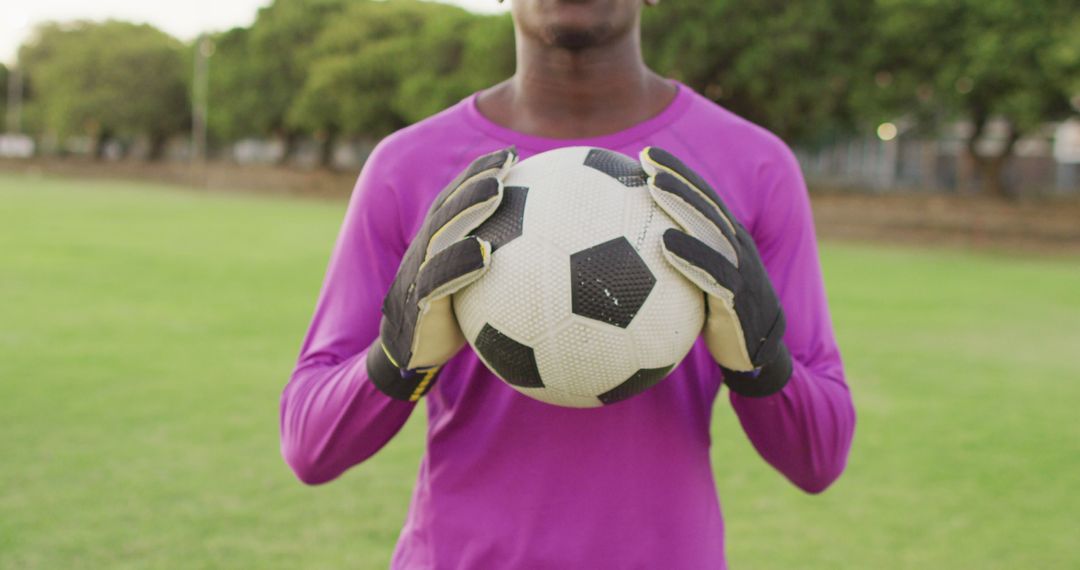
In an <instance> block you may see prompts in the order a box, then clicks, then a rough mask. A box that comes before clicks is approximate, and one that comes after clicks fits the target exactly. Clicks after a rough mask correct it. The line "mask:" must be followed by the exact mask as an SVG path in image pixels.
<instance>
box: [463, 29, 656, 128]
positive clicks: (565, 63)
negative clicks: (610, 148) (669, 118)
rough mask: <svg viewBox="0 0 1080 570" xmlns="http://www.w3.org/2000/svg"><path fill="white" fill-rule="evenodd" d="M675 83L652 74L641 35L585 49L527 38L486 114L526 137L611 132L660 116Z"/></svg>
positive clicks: (490, 96) (487, 96)
mask: <svg viewBox="0 0 1080 570" xmlns="http://www.w3.org/2000/svg"><path fill="white" fill-rule="evenodd" d="M675 91H676V89H675V86H674V84H673V83H671V82H670V81H668V80H666V79H664V78H662V77H660V76H659V75H657V74H656V73H655V72H653V71H652V70H650V69H649V68H648V67H647V66H646V65H645V62H644V61H643V59H642V57H641V48H640V45H639V43H638V41H637V37H636V36H634V35H631V34H627V36H626V37H625V38H620V39H619V40H618V41H616V42H612V43H610V44H606V45H603V46H597V47H594V48H588V49H583V50H578V51H571V50H567V49H560V48H554V47H551V46H547V45H543V44H541V43H539V42H536V41H532V40H530V39H528V38H526V39H524V40H520V41H519V42H518V46H517V71H516V73H515V74H514V76H513V77H511V78H510V79H508V80H506V81H504V82H502V83H500V84H498V85H496V86H494V87H492V88H491V89H489V90H487V91H485V92H484V93H483V94H482V95H481V97H480V100H479V101H478V103H479V106H480V111H481V112H482V113H483V114H484V115H485V116H487V117H488V118H489V119H491V120H492V121H495V122H496V123H499V124H501V125H503V126H505V127H508V128H510V129H513V130H515V131H518V132H523V133H527V134H531V135H535V136H543V137H550V138H586V137H593V136H599V135H605V134H610V133H613V132H617V131H620V130H623V129H626V128H628V127H630V126H633V125H635V124H637V123H640V122H642V121H645V120H647V119H649V118H650V117H653V116H655V115H656V114H658V113H659V112H660V111H661V110H662V109H663V108H664V107H666V106H667V105H668V104H669V103H670V102H671V100H672V98H674V96H675Z"/></svg>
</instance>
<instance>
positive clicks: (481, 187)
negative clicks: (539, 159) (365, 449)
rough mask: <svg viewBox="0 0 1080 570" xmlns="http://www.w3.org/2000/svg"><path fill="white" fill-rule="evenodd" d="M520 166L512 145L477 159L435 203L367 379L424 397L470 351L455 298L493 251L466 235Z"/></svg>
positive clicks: (391, 301)
mask: <svg viewBox="0 0 1080 570" xmlns="http://www.w3.org/2000/svg"><path fill="white" fill-rule="evenodd" d="M516 160H517V152H516V150H515V149H514V148H513V147H510V148H506V149H503V150H500V151H497V152H494V153H491V154H488V155H484V156H482V157H480V158H478V159H476V160H475V161H473V163H472V164H470V165H469V167H468V168H466V169H465V171H464V172H462V173H461V174H460V175H458V177H457V178H455V179H454V181H453V182H451V183H450V184H449V185H448V186H447V187H446V188H445V189H444V190H443V191H442V192H441V193H440V194H439V195H438V196H437V197H436V198H435V201H434V203H433V204H432V206H431V209H430V210H429V211H428V214H427V218H426V219H425V220H424V224H423V226H421V228H420V231H419V232H418V233H417V234H416V237H415V238H413V241H412V243H411V244H410V245H409V248H408V249H407V250H406V252H405V256H404V258H403V259H402V260H401V265H400V266H399V267H398V272H397V276H396V277H395V278H394V282H393V284H392V285H391V286H390V292H389V293H387V295H386V299H385V300H384V302H383V309H382V312H383V318H382V322H381V324H380V326H379V338H378V340H376V342H375V344H373V345H372V347H371V348H370V349H369V351H368V356H367V369H368V376H369V377H370V378H371V380H372V382H373V383H374V384H375V386H376V387H377V388H378V389H379V390H380V391H382V392H383V393H385V394H386V395H388V396H390V397H392V398H396V399H399V400H407V401H412V402H415V401H416V400H418V399H420V397H421V396H423V395H424V394H426V393H427V392H428V390H430V389H431V386H432V384H433V383H434V381H435V378H436V376H437V375H438V372H439V368H440V367H441V366H442V365H443V364H445V363H446V361H447V360H450V358H451V357H453V356H454V354H456V353H457V352H458V351H459V350H461V347H462V346H464V345H465V337H464V336H463V335H462V333H461V329H460V328H459V327H458V323H457V319H456V318H455V317H454V311H453V308H452V306H451V302H450V295H452V294H453V293H455V292H457V291H458V290H460V289H461V288H463V287H465V286H466V285H468V284H470V283H472V282H474V281H476V280H477V279H479V278H480V276H481V275H483V274H484V272H485V271H486V270H487V267H488V263H489V262H490V259H491V245H490V244H489V243H488V242H486V241H484V240H482V239H480V238H477V237H475V236H469V237H467V236H468V234H469V232H471V231H472V230H473V229H474V228H476V227H477V226H479V225H480V224H481V223H483V222H484V220H486V219H487V218H488V217H490V216H491V215H492V214H493V213H494V212H495V210H496V209H497V208H498V207H499V203H500V202H501V201H502V196H503V184H502V181H503V178H505V177H506V173H507V172H508V171H509V170H510V167H511V166H512V165H513V164H514V162H515V161H516Z"/></svg>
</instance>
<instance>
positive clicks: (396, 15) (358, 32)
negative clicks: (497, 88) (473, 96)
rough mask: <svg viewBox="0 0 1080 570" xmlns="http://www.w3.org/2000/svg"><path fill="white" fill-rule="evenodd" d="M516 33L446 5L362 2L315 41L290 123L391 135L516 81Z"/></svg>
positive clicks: (501, 21)
mask: <svg viewBox="0 0 1080 570" xmlns="http://www.w3.org/2000/svg"><path fill="white" fill-rule="evenodd" d="M511 29H512V28H511V27H510V23H509V21H508V19H507V18H505V17H484V16H477V15H473V14H470V13H468V12H466V11H464V10H462V9H459V8H455V7H452V6H448V5H443V4H436V3H430V2H419V1H412V0H403V1H396V2H372V1H360V2H355V3H353V4H352V5H351V6H350V7H349V10H348V11H346V12H345V14H344V15H343V16H342V17H341V18H340V19H338V20H336V21H334V22H331V23H330V25H328V26H327V28H326V29H325V30H324V31H323V33H322V34H321V35H320V36H319V38H318V40H317V41H316V43H315V45H314V47H313V49H312V50H311V52H310V54H311V61H312V64H311V74H310V76H309V80H308V82H307V83H306V84H305V85H304V88H303V90H302V91H301V92H300V94H299V97H298V98H297V100H296V102H295V105H294V106H293V107H292V109H291V112H290V114H289V119H290V121H291V122H292V124H295V125H297V126H299V127H304V128H306V129H309V130H322V131H337V132H341V133H343V134H346V135H366V136H369V137H379V136H383V135H386V134H388V133H390V132H392V131H394V130H396V129H399V128H401V127H403V126H405V125H407V124H410V123H412V122H415V121H418V120H420V119H422V118H424V117H426V116H428V115H431V114H433V113H435V112H437V111H439V110H441V109H443V108H445V107H446V106H448V105H450V104H453V103H454V102H456V101H458V100H459V99H461V98H462V97H464V96H465V95H467V94H469V93H470V92H472V91H475V90H477V89H480V88H482V87H484V86H486V85H489V84H491V83H493V82H494V81H497V80H499V79H502V78H504V77H506V76H508V75H510V74H511V73H513V59H512V53H513V52H512V49H510V50H506V49H505V48H506V46H507V45H510V46H512V42H513V35H512V33H511ZM493 52H494V53H493ZM507 53H509V54H511V55H510V57H507V56H506V54H507Z"/></svg>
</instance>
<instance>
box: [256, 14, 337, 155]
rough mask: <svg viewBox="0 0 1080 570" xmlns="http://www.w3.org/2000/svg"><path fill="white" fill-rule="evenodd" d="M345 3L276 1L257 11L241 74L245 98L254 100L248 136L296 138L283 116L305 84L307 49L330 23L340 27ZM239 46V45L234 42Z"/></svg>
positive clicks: (285, 115)
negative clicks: (253, 98) (335, 23)
mask: <svg viewBox="0 0 1080 570" xmlns="http://www.w3.org/2000/svg"><path fill="white" fill-rule="evenodd" d="M351 4H353V2H350V1H348V0H275V1H274V2H273V3H272V4H271V5H270V6H268V7H266V8H262V9H260V10H259V14H258V16H257V17H256V19H255V24H254V25H253V26H252V27H251V29H250V31H249V32H248V34H247V43H246V45H245V46H244V49H246V52H241V53H244V55H245V56H246V57H244V59H243V60H242V61H243V63H245V64H246V65H247V66H248V69H245V70H242V71H241V72H240V78H241V80H243V81H244V87H243V88H244V89H247V90H249V92H248V93H247V94H246V95H245V97H252V96H253V93H252V92H254V94H255V95H254V96H257V103H256V105H255V108H254V109H253V111H254V114H253V115H251V120H250V125H249V127H250V128H251V129H252V130H253V131H254V132H252V133H251V134H259V135H269V134H284V135H286V136H287V137H291V136H293V135H294V134H295V131H294V129H293V128H292V125H291V124H290V123H289V122H288V121H287V119H286V117H287V115H288V113H289V108H290V107H291V106H292V105H293V102H294V101H295V100H296V98H297V96H298V95H299V93H300V91H301V90H302V89H303V88H304V85H305V83H306V82H307V80H308V74H309V70H310V67H311V51H312V45H313V43H314V42H315V40H316V38H317V37H318V36H319V34H320V33H321V32H322V30H323V29H324V28H325V27H326V26H327V25H328V24H329V23H331V22H341V21H344V20H345V19H346V18H343V17H342V16H341V15H342V13H343V12H344V11H345V9H346V7H347V6H349V5H351ZM238 41H239V40H238Z"/></svg>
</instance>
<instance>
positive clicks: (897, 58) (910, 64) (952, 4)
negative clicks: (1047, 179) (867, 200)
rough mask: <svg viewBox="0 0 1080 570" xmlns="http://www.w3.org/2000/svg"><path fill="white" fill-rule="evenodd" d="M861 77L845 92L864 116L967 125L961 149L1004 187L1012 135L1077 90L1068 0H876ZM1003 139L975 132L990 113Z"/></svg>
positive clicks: (1079, 27)
mask: <svg viewBox="0 0 1080 570" xmlns="http://www.w3.org/2000/svg"><path fill="white" fill-rule="evenodd" d="M876 10H877V16H876V18H875V21H876V22H877V24H876V33H875V41H874V42H873V43H872V44H870V45H868V49H867V50H866V52H865V53H864V56H865V61H866V68H867V70H868V73H867V74H866V77H867V78H870V79H872V81H867V82H865V83H864V84H863V89H862V90H861V91H860V92H859V93H857V94H856V95H855V96H854V97H853V98H854V100H855V101H856V103H855V105H856V107H858V108H860V109H862V113H863V115H864V116H867V117H870V118H873V119H884V118H890V117H896V116H898V115H906V116H908V117H910V118H912V119H913V122H915V123H916V124H917V125H919V126H920V127H921V128H923V129H925V130H928V131H933V130H935V129H938V128H940V127H942V126H944V125H946V124H951V123H952V122H953V121H955V120H957V119H961V120H966V121H969V122H970V123H971V125H972V128H971V130H970V133H969V134H968V136H967V150H968V153H969V155H970V156H971V158H972V159H973V160H974V163H975V166H976V169H977V173H978V177H979V179H980V182H981V183H982V186H983V188H984V189H985V191H986V192H987V193H988V194H991V195H994V196H1006V195H1008V194H1009V192H1010V190H1009V189H1008V188H1007V186H1006V184H1005V181H1004V180H1003V176H1002V174H1003V171H1004V168H1005V165H1006V163H1007V161H1008V159H1009V157H1010V156H1011V155H1012V152H1013V148H1014V146H1015V144H1016V141H1017V140H1018V139H1019V138H1020V137H1021V136H1023V135H1024V134H1026V133H1030V132H1032V131H1034V130H1036V129H1038V128H1040V127H1041V126H1042V125H1043V124H1044V123H1045V122H1047V121H1051V120H1055V119H1060V118H1064V117H1065V116H1067V115H1068V114H1069V113H1070V112H1071V110H1070V108H1069V100H1070V96H1072V95H1076V94H1077V93H1078V92H1080V84H1078V83H1077V79H1076V78H1077V77H1080V45H1078V40H1077V38H1078V37H1080V17H1078V15H1077V14H1078V10H1077V9H1076V5H1075V2H1070V1H1062V0H1030V1H1028V2H1024V3H1023V4H1017V3H1016V2H1013V1H1010V0H878V1H877V3H876ZM995 118H997V119H1000V120H1002V121H1003V123H1004V125H1005V126H1006V131H1007V132H1006V133H1005V136H1004V140H1002V141H1000V144H998V145H996V148H990V149H987V148H986V146H991V145H981V144H980V142H981V141H982V139H983V136H984V134H986V128H987V126H988V125H989V124H990V121H991V120H992V119H995Z"/></svg>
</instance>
